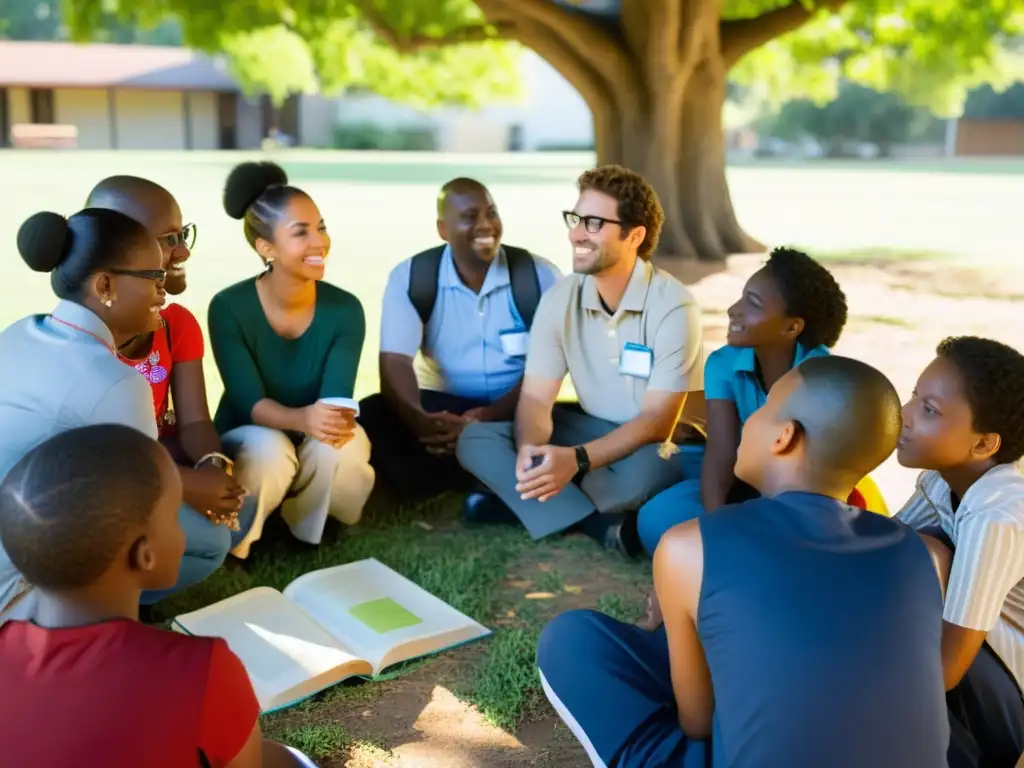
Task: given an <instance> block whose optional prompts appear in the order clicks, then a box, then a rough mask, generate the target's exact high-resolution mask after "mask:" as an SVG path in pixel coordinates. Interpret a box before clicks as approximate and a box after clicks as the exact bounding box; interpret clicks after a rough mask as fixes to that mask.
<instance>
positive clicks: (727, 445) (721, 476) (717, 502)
mask: <svg viewBox="0 0 1024 768" xmlns="http://www.w3.org/2000/svg"><path fill="white" fill-rule="evenodd" d="M707 414H708V426H707V428H708V443H707V447H706V448H705V451H704V465H703V468H702V469H701V475H700V493H701V499H702V500H703V503H704V509H706V510H707V511H708V512H711V511H713V510H716V509H718V508H719V507H721V506H723V505H724V504H725V500H726V497H727V496H728V495H729V489H730V488H732V485H733V483H734V482H735V481H736V477H735V475H734V474H733V469H734V467H735V466H736V451H737V450H738V449H739V432H740V417H739V413H738V412H737V411H736V403H734V402H733V401H732V400H708V401H707Z"/></svg>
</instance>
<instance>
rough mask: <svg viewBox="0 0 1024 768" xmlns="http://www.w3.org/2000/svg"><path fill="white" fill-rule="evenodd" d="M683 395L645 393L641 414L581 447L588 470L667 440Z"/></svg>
mask: <svg viewBox="0 0 1024 768" xmlns="http://www.w3.org/2000/svg"><path fill="white" fill-rule="evenodd" d="M685 396H686V393H684V392H667V391H664V390H652V389H649V390H647V392H646V393H645V394H644V399H643V403H642V404H641V408H640V414H639V415H638V416H637V417H636V418H635V419H632V420H630V421H627V422H626V423H625V424H621V425H619V426H618V427H616V428H615V429H613V430H612V431H611V432H609V433H608V434H607V435H604V436H603V437H599V438H598V439H597V440H592V441H590V442H589V443H587V444H586V445H585V446H584V447H585V448H586V450H587V455H588V456H589V457H590V466H591V469H596V468H597V467H605V466H607V465H609V464H612V463H614V462H616V461H618V460H619V459H622V458H625V457H626V456H629V455H630V454H632V453H635V452H636V451H637V450H638V449H639V448H642V447H643V446H645V445H648V444H650V443H659V442H661V441H663V440H666V439H668V438H669V437H670V436H671V435H672V432H673V430H674V426H675V421H676V415H677V414H678V413H679V406H680V405H682V403H683V398H684V397H685Z"/></svg>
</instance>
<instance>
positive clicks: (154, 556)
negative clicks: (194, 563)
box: [0, 424, 310, 768]
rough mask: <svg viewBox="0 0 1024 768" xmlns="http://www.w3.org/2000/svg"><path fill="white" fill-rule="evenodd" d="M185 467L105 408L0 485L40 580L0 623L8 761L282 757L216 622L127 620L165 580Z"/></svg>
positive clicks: (2, 722) (257, 761)
mask: <svg viewBox="0 0 1024 768" xmlns="http://www.w3.org/2000/svg"><path fill="white" fill-rule="evenodd" d="M180 504H181V480H180V477H179V473H178V472H177V471H176V468H175V465H174V462H173V461H172V460H171V457H170V456H169V454H168V453H167V451H166V450H165V449H164V448H162V447H161V446H160V445H159V443H157V442H155V441H154V440H151V439H150V438H148V437H146V436H145V435H143V434H142V433H141V432H139V431H137V430H135V429H132V428H130V427H125V426H121V425H114V424H103V425H98V426H90V427H84V428H81V429H75V430H70V431H67V432H63V433H61V434H59V435H57V436H56V437H53V438H51V439H50V440H48V441H46V442H44V443H42V444H41V445H39V446H37V447H36V448H35V449H33V450H32V451H31V452H29V453H28V454H27V455H26V456H25V457H24V458H23V459H22V460H21V461H20V462H19V463H18V464H17V465H16V466H15V467H14V469H12V470H11V472H10V473H9V474H8V475H7V477H6V478H4V481H3V484H2V485H0V543H2V545H3V548H4V550H5V551H6V552H7V554H8V555H9V556H10V558H11V561H12V562H13V563H14V564H15V566H16V567H17V568H18V570H19V571H20V572H21V573H22V574H24V576H25V578H26V579H27V580H28V581H29V582H30V583H31V584H33V585H34V586H35V587H36V590H37V593H38V605H37V610H36V613H35V616H34V618H33V620H32V621H9V622H7V623H6V624H4V625H3V626H0V680H3V685H2V686H0V745H2V746H0V753H2V754H3V763H4V765H12V766H15V765H17V766H30V765H31V766H36V765H38V766H51V765H52V766H58V765H103V766H104V767H105V768H122V767H123V768H136V766H142V765H144V766H147V768H162V767H164V766H166V767H167V768H171V767H172V766H173V767H174V768H177V767H178V766H182V767H183V768H184V767H186V766H187V767H188V768H195V767H196V766H210V767H211V768H220V767H227V768H259V766H267V767H268V768H278V767H279V768H284V767H285V766H302V765H310V763H309V762H308V761H307V760H306V759H305V758H304V757H302V756H301V755H299V754H298V753H296V752H294V751H293V750H290V749H289V748H286V747H283V746H281V745H280V744H276V743H274V742H267V741H264V739H263V737H262V735H261V733H260V727H259V719H258V718H259V705H258V704H257V701H256V696H255V694H254V692H253V689H252V685H251V683H250V681H249V677H248V675H247V674H246V671H245V669H244V668H243V666H242V663H241V662H240V661H239V659H238V657H237V656H235V655H234V653H232V651H231V650H230V649H229V648H228V646H227V643H225V642H224V641H223V640H222V639H220V638H206V637H193V636H190V635H183V634H178V633H175V632H168V631H165V630H161V629H157V628H155V627H150V626H146V625H144V624H140V623H139V622H138V615H139V614H138V612H139V597H140V595H141V594H142V592H143V591H144V590H147V589H162V588H166V587H168V586H170V585H173V584H174V583H175V580H176V579H177V577H178V567H179V564H180V562H181V556H182V552H183V551H184V549H185V537H184V534H183V533H182V529H181V526H180V525H179V522H178V507H179V505H180Z"/></svg>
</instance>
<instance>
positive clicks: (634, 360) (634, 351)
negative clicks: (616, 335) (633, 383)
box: [619, 341, 654, 379]
mask: <svg viewBox="0 0 1024 768" xmlns="http://www.w3.org/2000/svg"><path fill="white" fill-rule="evenodd" d="M653 367H654V350H652V349H651V348H650V347H645V346H644V345H643V344H635V343H633V342H632V341H629V342H626V345H625V346H624V347H623V348H622V354H621V355H620V356H619V373H621V374H623V375H625V376H635V377H636V378H638V379H649V378H651V368H653Z"/></svg>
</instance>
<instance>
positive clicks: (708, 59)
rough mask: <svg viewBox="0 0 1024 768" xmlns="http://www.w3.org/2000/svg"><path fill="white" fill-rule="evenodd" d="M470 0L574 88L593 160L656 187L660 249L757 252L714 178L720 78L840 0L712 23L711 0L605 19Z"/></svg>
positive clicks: (506, 1)
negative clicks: (587, 117)
mask: <svg viewBox="0 0 1024 768" xmlns="http://www.w3.org/2000/svg"><path fill="white" fill-rule="evenodd" d="M475 2H476V4H477V6H478V7H479V8H480V10H481V11H483V12H484V14H485V15H486V16H487V18H488V20H489V21H490V22H492V23H494V24H503V25H505V26H504V27H503V30H504V34H505V36H508V37H512V38H514V39H516V40H518V41H519V42H521V43H523V44H524V45H526V46H528V47H529V48H532V49H533V50H534V51H536V52H537V53H538V54H540V55H541V56H543V57H544V58H545V59H546V60H547V61H548V63H549V64H551V65H552V66H553V67H554V68H555V69H557V70H558V71H559V72H560V73H561V74H562V76H563V77H565V79H566V80H568V81H569V82H570V83H571V84H572V85H573V86H574V87H575V88H576V90H577V91H579V93H580V95H581V96H582V97H583V99H584V101H586V103H587V105H588V106H589V107H590V110H591V113H592V116H593V121H594V140H595V144H596V149H597V159H598V162H599V163H602V164H603V163H619V164H621V165H624V166H627V167H628V168H631V169H633V170H634V171H637V172H639V173H641V174H643V176H644V177H646V178H647V180H648V181H649V182H650V183H651V185H652V186H653V187H654V189H655V190H656V191H657V193H658V196H659V197H660V199H661V204H662V207H663V208H664V209H665V226H664V229H663V231H662V236H661V243H660V247H659V252H660V253H661V255H663V256H669V257H679V258H690V259H700V260H703V261H721V260H722V259H724V258H725V257H726V256H728V255H729V254H732V253H751V252H756V251H761V250H764V246H763V245H761V244H760V243H759V242H757V241H756V240H755V239H754V238H752V237H750V236H749V235H748V234H747V233H746V232H744V231H743V229H742V227H740V225H739V223H738V222H737V221H736V214H735V212H734V211H733V207H732V199H731V198H730V196H729V185H728V183H727V182H726V178H725V155H726V153H725V136H724V134H723V132H722V109H723V107H724V106H725V95H726V76H727V73H728V71H729V68H730V67H732V66H733V65H734V64H735V63H736V62H737V61H739V59H740V58H742V57H743V56H744V55H745V54H746V53H748V52H749V51H752V50H754V49H755V48H757V47H758V46H760V45H763V44H764V43H766V42H768V41H769V40H772V39H774V38H775V37H778V36H779V35H781V34H784V33H786V32H789V31H791V30H793V29H797V28H798V27H799V26H800V25H802V24H804V23H805V22H806V21H807V20H808V19H809V18H811V15H812V14H813V13H814V12H815V9H818V8H837V7H839V6H841V5H842V4H843V2H844V0H816V2H815V3H814V6H813V8H811V9H808V8H807V7H805V4H804V3H802V2H800V1H799V0H791V2H789V3H787V4H783V5H781V6H780V7H777V8H774V9H772V10H769V11H767V12H765V13H763V14H761V15H760V16H756V17H752V18H740V19H737V20H734V21H731V20H729V21H727V20H723V19H722V17H721V11H722V0H685V2H684V0H619V3H618V6H619V12H618V16H617V18H611V17H608V16H603V15H598V14H593V13H589V12H587V11H586V10H584V9H583V8H582V4H575V6H570V5H569V4H567V3H556V2H554V0H475Z"/></svg>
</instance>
